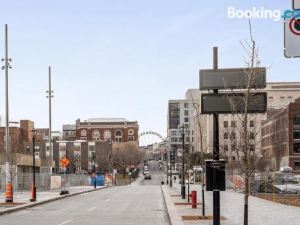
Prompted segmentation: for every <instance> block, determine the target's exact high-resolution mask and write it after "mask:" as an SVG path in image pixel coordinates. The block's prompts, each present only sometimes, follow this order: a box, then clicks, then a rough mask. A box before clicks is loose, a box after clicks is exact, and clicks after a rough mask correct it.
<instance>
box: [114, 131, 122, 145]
mask: <svg viewBox="0 0 300 225" xmlns="http://www.w3.org/2000/svg"><path fill="white" fill-rule="evenodd" d="M115 142H122V132H121V131H120V130H117V131H116V133H115Z"/></svg>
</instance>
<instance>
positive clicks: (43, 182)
mask: <svg viewBox="0 0 300 225" xmlns="http://www.w3.org/2000/svg"><path fill="white" fill-rule="evenodd" d="M51 176H52V175H50V174H48V173H36V175H35V184H36V188H37V189H38V190H50V182H51ZM53 176H61V184H62V186H63V185H65V186H69V187H70V186H89V185H91V181H90V179H91V178H90V176H89V175H87V174H66V176H65V175H63V174H62V175H56V174H53ZM0 180H1V182H0V190H1V191H2V192H3V191H5V174H4V173H1V174H0ZM32 180H33V174H32V173H19V174H18V175H16V176H14V177H13V189H14V191H28V190H30V189H31V187H32Z"/></svg>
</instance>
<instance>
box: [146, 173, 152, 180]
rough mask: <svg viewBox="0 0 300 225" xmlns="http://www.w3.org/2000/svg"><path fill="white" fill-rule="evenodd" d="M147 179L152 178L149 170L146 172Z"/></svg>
mask: <svg viewBox="0 0 300 225" xmlns="http://www.w3.org/2000/svg"><path fill="white" fill-rule="evenodd" d="M145 180H151V174H150V173H149V171H146V172H145Z"/></svg>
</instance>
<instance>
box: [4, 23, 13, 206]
mask: <svg viewBox="0 0 300 225" xmlns="http://www.w3.org/2000/svg"><path fill="white" fill-rule="evenodd" d="M3 61H4V63H5V65H4V66H3V67H2V69H3V70H4V69H5V153H6V154H5V178H6V179H5V183H6V186H5V187H6V188H5V196H6V198H5V201H6V202H13V188H12V180H11V174H10V165H9V154H10V137H9V104H8V69H11V65H10V64H9V62H11V59H9V58H8V28H7V24H5V58H4V59H2V62H3Z"/></svg>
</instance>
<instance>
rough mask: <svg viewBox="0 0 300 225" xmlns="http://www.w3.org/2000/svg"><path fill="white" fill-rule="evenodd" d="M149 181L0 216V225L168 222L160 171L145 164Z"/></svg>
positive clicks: (141, 180)
mask: <svg viewBox="0 0 300 225" xmlns="http://www.w3.org/2000/svg"><path fill="white" fill-rule="evenodd" d="M149 169H150V172H151V174H152V180H150V181H148V180H146V181H145V180H144V179H143V175H141V176H142V177H141V178H139V179H137V181H136V182H135V183H133V184H131V185H128V186H118V187H112V188H107V189H103V190H99V191H95V192H91V193H86V194H81V195H78V196H74V197H70V198H66V199H62V200H59V201H55V202H51V203H48V204H45V205H41V206H37V207H33V208H29V209H26V210H22V211H18V212H16V213H12V214H8V215H4V216H0V224H1V225H88V224H91V225H141V224H143V225H147V224H149V225H150V224H151V225H153V224H155V225H165V224H170V222H169V218H168V215H167V212H166V208H165V204H164V200H163V196H162V191H161V187H160V182H161V179H162V178H163V175H162V172H160V171H159V170H158V165H157V163H156V162H151V163H150V164H149Z"/></svg>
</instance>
